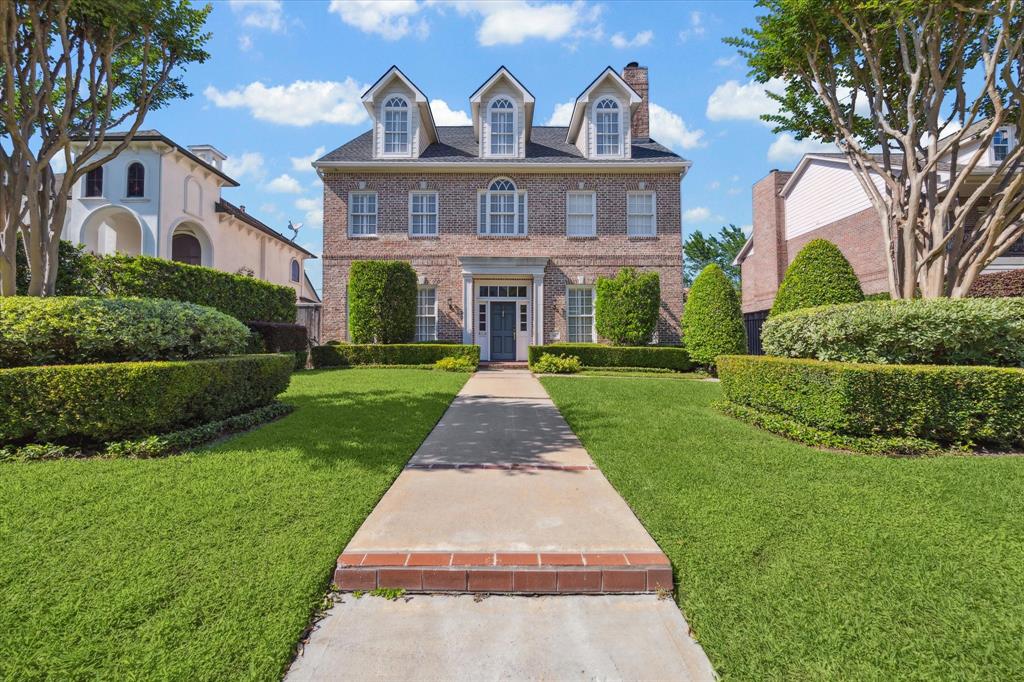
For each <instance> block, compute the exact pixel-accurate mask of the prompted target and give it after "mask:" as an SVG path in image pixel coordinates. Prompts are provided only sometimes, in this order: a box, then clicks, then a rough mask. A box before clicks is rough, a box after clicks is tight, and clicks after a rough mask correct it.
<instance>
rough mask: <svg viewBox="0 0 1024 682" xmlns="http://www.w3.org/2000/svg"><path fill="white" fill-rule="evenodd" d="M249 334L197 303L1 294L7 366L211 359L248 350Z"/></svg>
mask: <svg viewBox="0 0 1024 682" xmlns="http://www.w3.org/2000/svg"><path fill="white" fill-rule="evenodd" d="M248 338H249V331H248V330H247V329H246V328H245V325H243V324H242V323H241V322H239V321H238V320H235V319H233V318H231V317H229V316H228V315H225V314H224V313H221V312H218V311H216V310H213V309H212V308H206V307H203V306H199V305H195V304H192V303H181V302H178V301H163V300H158V299H138V298H82V297H76V296H64V297H62V296H54V297H48V298H38V297H35V296H31V297H30V296H13V297H3V298H0V367H21V366H26V365H62V364H74V363H86V362H120V361H127V360H188V359H195V358H208V357H214V356H218V355H230V354H234V353H240V352H243V351H244V350H245V348H246V344H247V341H248Z"/></svg>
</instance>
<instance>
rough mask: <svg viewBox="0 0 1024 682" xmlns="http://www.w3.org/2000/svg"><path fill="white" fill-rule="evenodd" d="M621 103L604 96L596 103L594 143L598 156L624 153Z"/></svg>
mask: <svg viewBox="0 0 1024 682" xmlns="http://www.w3.org/2000/svg"><path fill="white" fill-rule="evenodd" d="M620 113H621V109H620V107H619V103H618V102H617V101H616V100H615V99H614V98H612V97H604V98H602V99H600V100H598V102H597V104H596V105H594V145H595V149H594V151H595V153H596V155H597V156H618V155H619V154H621V153H622V148H623V141H622V130H623V125H622V118H621V115H620Z"/></svg>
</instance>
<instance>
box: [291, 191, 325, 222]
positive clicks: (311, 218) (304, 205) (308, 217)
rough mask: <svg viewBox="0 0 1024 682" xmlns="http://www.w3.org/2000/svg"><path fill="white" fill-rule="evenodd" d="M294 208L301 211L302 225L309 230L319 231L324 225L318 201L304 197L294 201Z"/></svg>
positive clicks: (320, 205)
mask: <svg viewBox="0 0 1024 682" xmlns="http://www.w3.org/2000/svg"><path fill="white" fill-rule="evenodd" d="M295 208H297V209H299V210H300V211H303V225H304V226H305V227H307V228H310V229H320V228H322V227H323V225H324V209H323V205H322V204H321V203H320V200H319V199H307V198H305V197H303V198H301V199H296V200H295Z"/></svg>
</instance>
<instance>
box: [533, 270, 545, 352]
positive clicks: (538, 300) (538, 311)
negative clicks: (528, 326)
mask: <svg viewBox="0 0 1024 682" xmlns="http://www.w3.org/2000/svg"><path fill="white" fill-rule="evenodd" d="M533 338H534V345H535V346H543V345H544V275H534V276H533Z"/></svg>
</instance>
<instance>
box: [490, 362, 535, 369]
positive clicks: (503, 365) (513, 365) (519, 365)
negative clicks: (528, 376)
mask: <svg viewBox="0 0 1024 682" xmlns="http://www.w3.org/2000/svg"><path fill="white" fill-rule="evenodd" d="M480 367H481V368H483V369H527V368H529V364H528V363H526V362H511V361H507V362H506V361H484V362H481V363H480Z"/></svg>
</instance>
